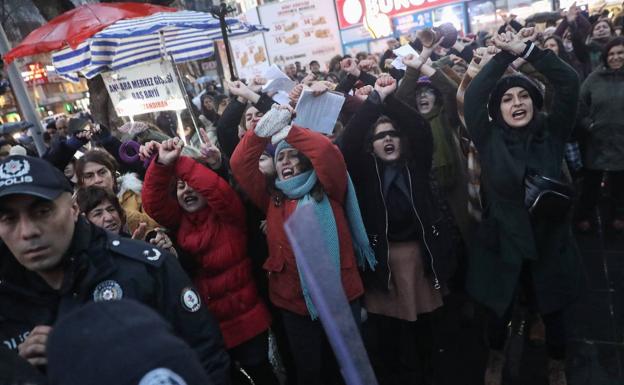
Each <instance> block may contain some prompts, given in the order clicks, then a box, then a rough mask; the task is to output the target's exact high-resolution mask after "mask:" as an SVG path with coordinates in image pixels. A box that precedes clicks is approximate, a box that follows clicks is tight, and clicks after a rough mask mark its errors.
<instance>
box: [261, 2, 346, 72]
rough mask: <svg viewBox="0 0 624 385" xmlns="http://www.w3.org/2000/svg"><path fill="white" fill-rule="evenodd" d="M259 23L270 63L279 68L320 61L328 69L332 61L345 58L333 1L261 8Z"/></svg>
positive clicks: (263, 6)
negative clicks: (334, 58) (264, 28)
mask: <svg viewBox="0 0 624 385" xmlns="http://www.w3.org/2000/svg"><path fill="white" fill-rule="evenodd" d="M258 10H259V11H260V21H261V22H262V25H264V26H265V27H267V28H269V31H268V32H265V34H264V36H265V38H266V46H267V50H268V52H269V59H270V61H271V63H273V64H277V65H279V66H284V65H285V64H290V63H294V62H296V61H298V62H300V63H301V65H302V66H306V67H307V66H308V63H309V62H310V61H312V60H318V62H319V63H320V64H321V68H322V69H323V70H327V67H328V64H329V61H330V59H331V58H332V57H333V56H335V55H342V43H341V41H340V33H339V31H338V21H337V20H336V13H335V12H334V2H333V0H290V1H284V2H280V3H271V4H266V5H262V6H260V7H259V8H258Z"/></svg>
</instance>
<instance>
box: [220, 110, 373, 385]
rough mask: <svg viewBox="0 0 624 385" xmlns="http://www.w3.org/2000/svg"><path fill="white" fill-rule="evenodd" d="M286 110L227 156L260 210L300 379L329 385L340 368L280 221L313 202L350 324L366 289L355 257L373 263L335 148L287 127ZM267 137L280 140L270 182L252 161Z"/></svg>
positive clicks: (275, 298)
mask: <svg viewBox="0 0 624 385" xmlns="http://www.w3.org/2000/svg"><path fill="white" fill-rule="evenodd" d="M291 113H292V109H289V108H286V107H282V106H276V105H274V106H273V107H272V109H271V110H270V111H269V112H267V113H266V114H265V115H264V117H263V118H262V119H261V120H260V122H259V123H258V124H257V125H256V127H255V128H254V130H250V131H248V132H247V134H246V135H245V136H244V137H243V138H242V140H241V142H240V143H239V144H238V146H237V147H236V149H235V151H234V153H233V155H232V159H231V167H232V172H233V174H234V176H235V178H236V180H237V181H238V183H239V185H240V186H241V187H242V189H243V190H244V191H245V193H246V194H247V195H248V196H249V197H250V199H251V200H252V201H253V202H254V203H255V204H256V205H257V206H258V207H259V208H261V209H262V210H264V211H266V218H267V241H268V245H269V257H268V259H267V260H266V262H265V264H264V266H263V267H264V269H265V270H267V271H268V273H269V297H270V299H271V302H272V303H273V304H274V305H275V306H276V307H278V308H279V309H280V310H281V312H282V315H283V322H284V326H285V329H286V334H287V336H288V340H289V341H288V342H289V343H290V345H291V350H292V353H293V356H294V359H295V366H296V369H297V379H298V384H300V385H301V384H306V385H307V384H310V385H312V384H313V385H317V384H319V385H320V384H328V383H333V380H335V377H337V376H338V373H337V371H336V370H332V368H331V365H332V364H333V363H332V362H331V357H332V354H331V352H328V351H327V350H328V348H329V347H328V345H327V340H326V337H325V335H324V332H323V329H322V327H321V325H320V322H319V321H318V320H317V319H316V317H317V315H316V309H315V308H314V305H313V303H312V302H311V299H310V298H309V296H308V295H307V290H306V288H305V287H303V288H302V284H301V281H300V275H299V271H298V269H297V264H296V260H295V256H294V253H293V251H292V249H291V247H290V244H289V242H288V238H287V237H286V233H285V231H284V222H285V221H286V220H287V219H288V217H289V216H290V215H291V214H292V213H293V212H294V211H295V209H296V208H297V206H298V205H299V204H302V203H309V204H312V205H314V209H315V213H316V215H317V217H318V218H319V220H320V221H321V224H322V226H321V227H322V229H323V236H324V238H325V241H326V246H328V247H327V249H328V250H327V251H328V254H329V255H330V257H332V259H333V261H334V263H335V264H336V265H337V268H338V269H339V271H340V277H341V281H342V286H343V288H344V291H345V294H346V296H347V298H348V300H349V302H350V303H351V308H352V311H353V314H354V317H355V319H356V322H359V318H360V306H359V301H358V299H359V298H360V297H361V296H362V294H363V293H364V289H363V286H362V281H361V279H360V275H359V272H358V266H357V264H356V257H357V258H358V261H362V262H364V261H365V260H366V261H368V263H369V264H370V265H371V266H374V254H373V252H372V250H371V249H370V246H369V245H368V239H367V237H366V233H365V230H364V226H363V224H362V222H361V216H360V213H359V208H357V200H356V199H355V194H354V192H353V189H352V186H351V183H350V180H349V178H348V174H347V170H346V166H345V163H344V159H343V158H342V154H341V153H340V150H339V149H338V148H337V147H335V146H334V145H333V144H332V143H331V141H330V140H329V139H328V138H326V137H324V136H323V135H321V134H318V133H315V132H312V131H310V130H306V129H304V128H301V127H297V126H292V127H291V126H289V125H288V124H289V122H290V119H291ZM271 137H272V139H273V141H274V143H278V144H277V147H276V150H275V168H276V171H277V176H272V177H270V180H269V179H267V177H265V175H263V174H262V173H261V172H260V170H259V169H258V159H259V158H260V156H261V154H262V152H263V151H264V149H265V148H266V147H267V144H268V143H269V142H270V141H271ZM281 139H285V140H281ZM353 209H357V212H354V210H353ZM352 234H353V236H352ZM371 258H373V259H372V260H371ZM328 357H329V358H330V360H327V358H328ZM327 365H330V366H329V367H328V366H327ZM323 377H325V378H323ZM327 377H330V378H327Z"/></svg>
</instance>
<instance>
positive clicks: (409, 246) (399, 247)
mask: <svg viewBox="0 0 624 385" xmlns="http://www.w3.org/2000/svg"><path fill="white" fill-rule="evenodd" d="M389 247H390V254H389V257H388V264H389V267H390V290H388V291H384V290H381V289H376V288H371V289H367V290H366V292H365V293H364V304H365V307H366V310H367V311H368V312H369V313H373V314H379V315H384V316H387V317H394V318H398V319H402V320H406V321H416V320H417V319H418V315H419V314H423V313H430V312H432V311H434V310H435V309H437V308H439V307H440V306H442V295H443V293H442V292H441V291H440V290H436V289H435V288H434V287H433V282H432V281H431V279H430V278H429V277H428V276H427V275H426V271H425V265H424V263H423V258H422V254H421V251H420V250H421V249H420V243H419V242H417V241H410V242H391V243H390V245H389Z"/></svg>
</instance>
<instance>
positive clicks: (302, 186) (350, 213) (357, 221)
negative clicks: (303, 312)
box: [275, 141, 377, 320]
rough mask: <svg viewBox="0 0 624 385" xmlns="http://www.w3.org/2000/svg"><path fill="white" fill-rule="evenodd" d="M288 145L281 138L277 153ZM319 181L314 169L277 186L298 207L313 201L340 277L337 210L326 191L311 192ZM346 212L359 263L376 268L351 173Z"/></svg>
mask: <svg viewBox="0 0 624 385" xmlns="http://www.w3.org/2000/svg"><path fill="white" fill-rule="evenodd" d="M287 147H290V145H288V144H287V143H286V142H285V141H282V142H281V143H280V144H279V145H278V147H277V149H276V151H275V154H276V155H277V154H279V152H280V151H281V150H283V149H285V148H287ZM317 181H318V178H317V176H316V172H315V171H314V170H310V171H306V172H303V173H301V174H299V175H297V176H294V177H292V178H289V179H286V180H277V181H276V182H275V186H276V187H277V188H278V189H280V190H281V191H282V192H283V193H284V194H285V195H286V196H287V197H288V198H290V199H298V200H299V201H298V202H297V208H299V207H301V206H303V205H305V204H312V205H313V207H314V212H315V214H316V217H317V219H318V221H319V224H320V227H321V231H322V235H323V238H324V240H325V246H326V248H327V251H328V253H329V256H330V258H331V260H332V262H333V263H334V266H335V267H336V272H337V273H338V275H337V277H335V279H340V274H339V273H340V240H339V239H338V227H337V225H336V218H335V217H334V212H333V210H332V208H331V204H330V203H329V199H328V198H327V194H323V199H322V200H321V201H320V202H317V201H316V199H314V198H313V197H312V196H311V195H310V192H311V191H312V189H313V188H314V185H315V184H316V182H317ZM344 209H345V213H346V214H347V222H348V223H349V230H350V231H351V238H352V240H353V251H354V252H355V256H356V259H357V263H358V266H360V268H362V269H365V268H366V264H368V266H369V267H370V268H371V270H375V265H376V264H377V260H376V259H375V253H374V252H373V249H372V248H371V247H370V243H369V241H368V236H367V234H366V229H365V228H364V222H363V221H362V214H361V213H360V207H359V205H358V201H357V197H356V195H355V188H354V187H353V182H351V177H350V176H348V175H347V195H346V199H345V203H344ZM297 270H298V272H299V280H300V281H301V288H302V290H303V298H304V300H305V303H306V307H307V308H308V312H309V313H310V317H312V319H313V320H315V319H317V318H318V313H317V310H316V307H315V306H314V304H313V303H312V299H311V298H310V293H309V292H308V288H307V286H306V284H305V281H304V280H303V276H302V275H301V269H299V268H297Z"/></svg>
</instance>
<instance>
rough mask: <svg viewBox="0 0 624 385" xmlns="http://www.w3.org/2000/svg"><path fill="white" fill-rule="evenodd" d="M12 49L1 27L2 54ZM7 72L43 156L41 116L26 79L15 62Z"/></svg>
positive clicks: (0, 26)
mask: <svg viewBox="0 0 624 385" xmlns="http://www.w3.org/2000/svg"><path fill="white" fill-rule="evenodd" d="M10 49H11V47H10V46H9V39H7V36H6V33H5V32H4V27H3V26H2V25H0V53H1V54H2V55H4V54H5V53H7V52H8V51H9V50H10ZM7 71H8V73H9V81H10V82H11V89H12V90H13V93H14V94H15V99H17V104H18V105H19V108H20V110H21V112H22V114H23V115H24V118H25V119H26V120H27V121H28V122H30V123H32V124H33V126H32V127H31V128H30V134H31V135H32V138H33V141H34V143H35V147H37V152H38V153H39V156H42V155H43V153H45V151H46V146H45V144H44V143H43V126H42V125H41V121H40V117H39V114H38V113H37V111H36V110H35V108H34V103H33V101H32V100H31V99H30V95H28V91H27V89H26V85H25V84H24V79H22V75H21V74H20V72H19V70H18V69H17V66H16V65H15V62H13V63H11V64H10V65H9V68H8V70H7Z"/></svg>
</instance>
